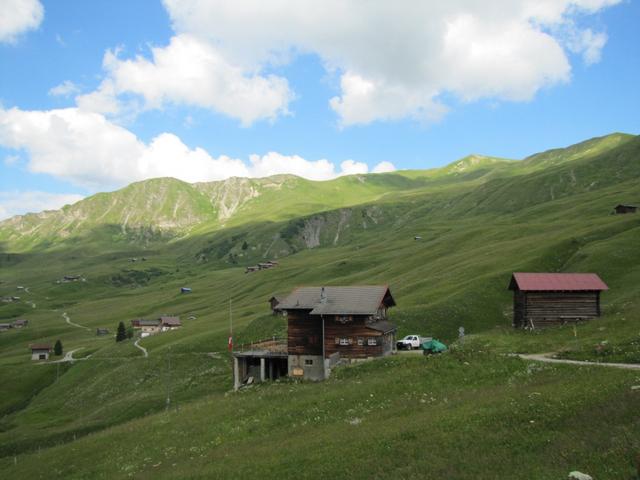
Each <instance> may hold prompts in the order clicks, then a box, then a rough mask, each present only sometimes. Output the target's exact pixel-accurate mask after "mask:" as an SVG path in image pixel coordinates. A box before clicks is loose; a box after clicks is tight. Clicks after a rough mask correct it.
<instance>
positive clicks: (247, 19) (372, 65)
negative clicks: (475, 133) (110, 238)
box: [127, 0, 620, 126]
mask: <svg viewBox="0 0 640 480" xmlns="http://www.w3.org/2000/svg"><path fill="white" fill-rule="evenodd" d="M619 1H620V0H495V1H492V2H478V1H477V0H452V1H449V2H415V1H408V0H405V1H398V2H362V1H360V0H325V1H323V2H316V1H314V0H291V1H286V0H281V1H274V2H264V1H263V0H244V1H237V2H228V1H225V0H208V1H207V0H165V1H164V4H165V7H166V8H167V11H168V12H169V15H170V17H171V20H172V22H173V27H174V30H175V31H176V32H177V37H174V39H173V40H172V42H171V45H170V46H169V47H167V48H166V49H164V50H166V51H167V62H166V65H167V66H168V65H171V64H176V65H177V64H179V63H178V60H177V59H176V58H174V55H173V54H171V53H170V51H171V50H173V49H176V50H177V51H178V48H177V47H176V46H175V45H174V43H176V42H178V40H176V39H185V38H186V39H189V40H188V41H189V42H193V43H194V44H197V45H205V44H206V43H208V44H209V46H211V45H215V49H214V51H215V56H216V58H217V60H216V61H217V62H220V63H222V64H223V65H224V64H226V63H227V60H224V59H233V61H234V63H233V65H234V68H238V69H239V71H238V72H237V73H236V74H235V75H237V76H240V77H242V76H243V75H247V74H250V75H258V78H261V77H260V74H259V72H261V71H264V69H265V67H266V66H269V65H280V64H286V63H287V62H290V61H291V60H292V59H293V58H294V57H295V55H296V54H297V53H315V54H317V55H318V56H319V57H320V58H321V60H322V62H323V64H324V65H325V67H326V69H327V70H328V71H329V72H330V73H332V74H336V75H338V76H339V77H340V90H341V91H340V93H339V95H337V96H335V97H334V98H332V99H331V100H330V106H331V108H333V109H334V110H335V112H336V113H337V114H338V115H339V117H340V123H341V124H342V125H344V126H348V125H354V124H366V123H369V122H372V121H375V120H394V119H399V118H404V117H413V118H417V119H420V120H427V121H431V120H434V119H437V118H439V117H441V116H442V115H443V114H444V113H445V112H446V111H447V106H446V105H443V104H442V101H441V100H440V98H441V97H442V95H443V94H446V93H452V94H454V95H455V96H457V97H459V98H461V99H463V100H466V101H473V100H477V99H480V98H487V97H488V98H495V99H502V100H509V101H525V100H529V99H531V98H532V97H533V96H534V95H535V94H536V92H538V91H539V90H540V89H542V88H545V87H548V86H553V85H557V84H560V83H565V82H568V81H569V80H570V76H571V66H570V62H569V59H568V57H567V50H569V51H572V52H573V51H574V50H576V49H577V50H579V52H580V53H581V54H582V55H583V57H584V59H585V61H586V62H587V63H593V62H596V61H598V59H599V58H600V51H601V49H602V46H603V45H604V44H605V42H606V35H605V34H603V33H601V32H592V31H591V30H589V29H582V28H580V27H579V26H577V22H578V21H579V20H580V19H581V18H583V17H584V16H585V15H590V14H594V13H596V12H599V11H600V10H602V9H603V8H606V7H609V6H611V5H614V4H616V3H618V2H619ZM568 25H571V26H572V28H574V29H575V32H576V38H577V39H579V40H578V41H574V42H573V45H570V44H568V42H567V39H566V38H565V33H563V30H566V27H567V26H568ZM178 43H179V42H178ZM202 48H205V50H206V49H207V48H206V47H202ZM211 48H214V47H211ZM161 51H162V50H158V51H155V50H154V58H155V65H156V68H161V70H163V71H164V67H161V66H160V65H161V64H162V63H163V62H161V61H160V60H161V56H160V53H161ZM144 62H145V61H144V60H142V59H140V58H137V59H136V61H135V63H137V64H139V65H138V66H140V67H142V66H143V65H146V64H145V63H144ZM195 64H196V65H198V62H196V63H195ZM256 72H258V73H256ZM132 75H133V74H132ZM127 76H128V75H127ZM162 83H163V82H162V81H157V82H155V83H154V85H153V86H152V87H151V93H150V94H146V97H145V98H147V97H149V98H147V101H148V102H150V101H151V103H153V102H152V100H153V99H156V98H163V95H167V96H168V97H177V98H181V97H182V96H184V95H183V94H182V93H178V91H176V88H175V87H174V86H173V85H162ZM213 85H214V86H213V87H211V88H212V90H216V91H217V90H218V89H219V87H218V86H216V85H215V83H213ZM156 87H157V89H156ZM133 90H134V91H137V90H136V89H133ZM140 90H141V89H140ZM212 108H214V109H216V110H218V111H222V112H223V113H227V114H229V115H232V116H233V115H234V114H233V113H230V111H231V109H226V110H224V109H221V108H220V106H219V105H212ZM238 108H239V110H241V109H240V107H238ZM245 115H246V114H245ZM240 118H243V117H240ZM255 118H260V117H258V116H256V117H255ZM255 118H254V117H252V116H249V117H246V118H244V119H243V122H244V123H249V122H251V121H254V120H255Z"/></svg>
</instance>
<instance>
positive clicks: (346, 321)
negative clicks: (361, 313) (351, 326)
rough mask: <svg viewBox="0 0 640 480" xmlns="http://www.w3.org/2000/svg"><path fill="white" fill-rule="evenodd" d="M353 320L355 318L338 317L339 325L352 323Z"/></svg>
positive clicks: (347, 316)
mask: <svg viewBox="0 0 640 480" xmlns="http://www.w3.org/2000/svg"><path fill="white" fill-rule="evenodd" d="M352 320H353V317H351V316H349V315H338V316H336V322H338V323H342V324H345V323H349V322H350V321H352Z"/></svg>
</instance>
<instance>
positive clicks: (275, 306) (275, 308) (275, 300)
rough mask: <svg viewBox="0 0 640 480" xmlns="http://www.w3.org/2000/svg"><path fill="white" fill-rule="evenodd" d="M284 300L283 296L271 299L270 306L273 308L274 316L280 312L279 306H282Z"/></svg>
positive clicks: (275, 296)
mask: <svg viewBox="0 0 640 480" xmlns="http://www.w3.org/2000/svg"><path fill="white" fill-rule="evenodd" d="M282 300H284V298H283V297H282V296H281V295H274V296H273V297H271V298H270V299H269V306H270V307H271V311H272V312H273V314H274V315H277V314H278V313H279V312H280V310H279V309H278V305H280V302H282Z"/></svg>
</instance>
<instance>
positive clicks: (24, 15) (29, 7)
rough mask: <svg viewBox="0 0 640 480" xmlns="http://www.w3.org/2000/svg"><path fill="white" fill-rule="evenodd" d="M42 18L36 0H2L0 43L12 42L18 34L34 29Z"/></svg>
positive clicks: (0, 9) (41, 8)
mask: <svg viewBox="0 0 640 480" xmlns="http://www.w3.org/2000/svg"><path fill="white" fill-rule="evenodd" d="M43 18H44V7H43V6H42V4H41V3H40V2H39V1H38V0H3V2H2V8H0V43H13V42H15V41H16V40H17V38H18V36H19V35H20V34H22V33H25V32H27V31H29V30H35V29H36V28H38V27H39V26H40V23H42V19H43Z"/></svg>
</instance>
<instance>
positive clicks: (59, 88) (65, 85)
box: [49, 80, 80, 97]
mask: <svg viewBox="0 0 640 480" xmlns="http://www.w3.org/2000/svg"><path fill="white" fill-rule="evenodd" d="M77 93H80V87H78V85H76V84H75V83H73V82H72V81H70V80H65V81H64V82H62V83H61V84H59V85H56V86H55V87H53V88H51V89H50V90H49V95H53V96H55V97H68V96H70V95H75V94H77Z"/></svg>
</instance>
